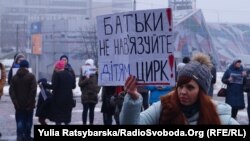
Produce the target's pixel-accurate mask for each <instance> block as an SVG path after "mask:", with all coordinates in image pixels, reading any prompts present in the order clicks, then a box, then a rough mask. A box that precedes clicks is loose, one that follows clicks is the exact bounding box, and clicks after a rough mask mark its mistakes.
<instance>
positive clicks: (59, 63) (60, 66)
mask: <svg viewBox="0 0 250 141" xmlns="http://www.w3.org/2000/svg"><path fill="white" fill-rule="evenodd" d="M64 67H65V62H64V61H63V60H59V61H56V64H55V68H56V69H58V70H62V69H64Z"/></svg>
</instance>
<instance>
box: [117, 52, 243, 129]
mask: <svg viewBox="0 0 250 141" xmlns="http://www.w3.org/2000/svg"><path fill="white" fill-rule="evenodd" d="M211 65H212V64H211V61H210V60H209V57H208V56H207V55H205V54H202V53H197V54H195V55H194V56H193V58H192V60H191V61H190V62H189V63H188V64H186V65H185V66H184V67H183V69H181V70H180V71H179V73H178V79H177V86H176V88H175V89H174V90H173V91H171V92H170V93H169V94H167V95H165V96H162V97H161V99H160V101H158V102H156V103H154V104H153V105H151V106H150V107H149V108H148V109H147V110H145V111H143V112H140V111H141V105H142V97H141V95H140V94H139V93H138V91H137V86H136V83H137V81H136V78H135V77H134V76H129V77H128V78H127V80H126V82H125V90H126V91H127V95H126V96H125V99H124V103H123V107H122V111H121V113H120V122H121V124H148V125H150V124H151V125H156V124H171V125H173V124H178V125H180V124H183V125H196V124H207V125H219V124H239V123H238V122H237V121H236V120H234V119H233V118H232V117H231V107H230V106H229V105H228V104H226V103H219V102H216V101H212V99H211V98H210V97H209V96H208V95H207V93H208V89H209V86H210V83H211V78H212V76H211V73H210V68H211Z"/></svg>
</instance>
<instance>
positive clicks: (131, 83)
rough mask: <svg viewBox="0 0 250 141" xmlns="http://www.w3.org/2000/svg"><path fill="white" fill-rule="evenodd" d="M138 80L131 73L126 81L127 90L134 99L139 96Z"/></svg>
mask: <svg viewBox="0 0 250 141" xmlns="http://www.w3.org/2000/svg"><path fill="white" fill-rule="evenodd" d="M136 83H137V80H136V78H135V76H132V75H130V76H129V77H128V78H127V79H126V82H125V88H124V89H125V91H126V92H127V93H128V94H129V95H130V96H131V97H132V99H134V100H136V99H138V98H139V93H138V91H137V85H136Z"/></svg>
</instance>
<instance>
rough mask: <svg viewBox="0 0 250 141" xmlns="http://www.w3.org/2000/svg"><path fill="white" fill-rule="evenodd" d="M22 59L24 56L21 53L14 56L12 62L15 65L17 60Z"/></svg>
mask: <svg viewBox="0 0 250 141" xmlns="http://www.w3.org/2000/svg"><path fill="white" fill-rule="evenodd" d="M21 58H23V59H22V60H24V59H25V56H24V55H23V54H22V53H18V54H16V55H15V56H14V62H15V63H17V62H18V60H19V59H21Z"/></svg>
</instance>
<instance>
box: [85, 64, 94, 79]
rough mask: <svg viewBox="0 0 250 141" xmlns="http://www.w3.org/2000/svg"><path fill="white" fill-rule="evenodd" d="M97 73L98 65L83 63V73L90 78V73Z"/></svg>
mask: <svg viewBox="0 0 250 141" xmlns="http://www.w3.org/2000/svg"><path fill="white" fill-rule="evenodd" d="M95 73H96V67H95V66H90V65H83V66H82V75H83V76H86V77H87V78H89V76H90V75H92V74H95Z"/></svg>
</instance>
